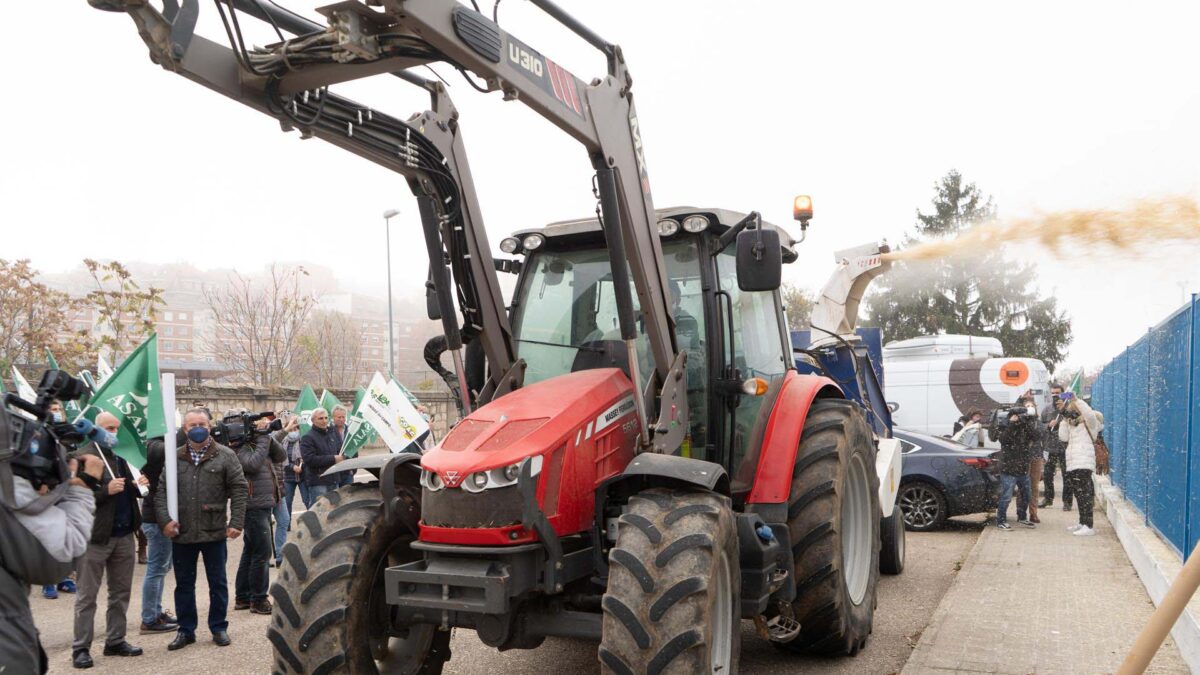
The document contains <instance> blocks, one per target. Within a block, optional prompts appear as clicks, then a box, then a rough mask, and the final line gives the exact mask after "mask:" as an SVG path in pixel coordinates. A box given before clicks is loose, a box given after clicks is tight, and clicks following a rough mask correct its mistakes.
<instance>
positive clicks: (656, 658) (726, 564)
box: [600, 489, 741, 675]
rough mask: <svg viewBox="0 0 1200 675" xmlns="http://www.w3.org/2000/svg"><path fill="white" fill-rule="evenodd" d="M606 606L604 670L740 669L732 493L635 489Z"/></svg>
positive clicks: (613, 559) (724, 674)
mask: <svg viewBox="0 0 1200 675" xmlns="http://www.w3.org/2000/svg"><path fill="white" fill-rule="evenodd" d="M601 607H602V608H603V610H604V620H603V621H604V623H603V634H602V637H601V641H600V666H601V669H602V670H603V672H605V673H617V674H619V675H632V674H633V673H638V674H641V673H664V674H666V673H678V674H685V673H686V674H688V675H691V674H694V673H706V674H720V675H728V674H731V673H736V672H737V671H738V654H739V652H740V651H741V568H740V566H739V563H738V543H737V533H736V530H735V528H734V521H733V513H732V511H731V508H730V503H729V499H728V498H726V497H723V496H721V495H717V494H713V493H710V492H696V491H685V490H673V489H653V490H647V491H645V492H640V493H638V494H637V495H635V496H633V497H631V498H630V500H629V508H628V510H627V511H626V512H625V513H624V514H622V515H621V517H620V518H619V519H618V526H617V542H616V545H615V546H614V547H613V548H612V551H611V552H610V553H609V576H608V590H607V591H606V592H605V594H604V598H603V600H602V602H601Z"/></svg>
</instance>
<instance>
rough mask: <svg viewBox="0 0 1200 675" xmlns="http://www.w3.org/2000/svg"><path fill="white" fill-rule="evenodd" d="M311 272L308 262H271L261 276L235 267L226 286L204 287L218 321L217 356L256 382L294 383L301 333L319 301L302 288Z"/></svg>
mask: <svg viewBox="0 0 1200 675" xmlns="http://www.w3.org/2000/svg"><path fill="white" fill-rule="evenodd" d="M307 275H308V272H306V271H305V270H304V268H303V267H288V268H280V267H277V266H276V265H271V267H270V268H269V269H268V271H267V274H266V275H264V276H263V277H262V278H261V279H251V278H250V277H244V276H242V275H240V274H237V273H236V272H235V273H232V274H230V276H229V283H228V284H227V285H225V286H224V287H220V288H211V287H210V288H205V289H204V298H205V300H206V301H207V303H208V307H209V309H210V310H212V313H213V315H214V317H215V318H216V323H217V327H216V335H215V336H214V337H213V338H212V339H211V344H210V345H209V347H210V348H211V349H212V351H213V353H214V354H215V355H216V357H217V359H218V360H219V361H223V362H225V363H227V364H229V365H230V366H233V367H234V368H235V369H237V370H239V371H241V373H242V375H243V377H244V379H246V380H249V381H250V382H251V383H252V384H254V385H255V386H259V387H273V386H277V385H283V384H290V383H291V382H293V381H294V380H295V379H296V373H294V372H293V371H294V369H295V367H296V366H297V365H298V360H299V359H298V358H297V357H298V356H299V355H300V354H301V353H302V351H301V350H300V349H299V345H300V338H301V335H302V334H303V330H304V327H305V325H306V324H307V323H308V319H309V316H310V315H311V314H312V311H313V305H314V304H315V299H314V298H313V297H312V296H311V295H309V294H306V293H304V292H303V291H302V290H301V284H300V280H301V277H303V276H307Z"/></svg>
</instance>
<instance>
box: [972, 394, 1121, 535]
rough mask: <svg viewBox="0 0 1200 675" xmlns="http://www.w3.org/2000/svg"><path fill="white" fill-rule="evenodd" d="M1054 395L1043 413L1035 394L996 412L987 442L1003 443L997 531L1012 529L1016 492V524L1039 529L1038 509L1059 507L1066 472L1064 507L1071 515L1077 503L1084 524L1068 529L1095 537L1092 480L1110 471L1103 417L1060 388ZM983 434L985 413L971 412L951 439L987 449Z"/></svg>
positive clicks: (1000, 453) (1028, 395)
mask: <svg viewBox="0 0 1200 675" xmlns="http://www.w3.org/2000/svg"><path fill="white" fill-rule="evenodd" d="M1050 395H1051V399H1050V403H1048V404H1047V405H1046V406H1045V407H1044V408H1043V409H1042V410H1040V411H1038V410H1037V408H1036V403H1035V400H1034V397H1033V394H1032V392H1026V393H1025V394H1024V395H1022V396H1021V398H1020V399H1019V400H1018V402H1017V404H1016V405H1015V406H1014V407H1012V408H1009V409H1003V410H1000V411H997V412H996V413H995V414H994V415H993V417H992V420H991V422H990V424H989V425H988V426H987V429H986V432H987V438H988V439H990V440H991V441H993V442H997V443H999V444H1000V451H999V453H998V454H997V457H996V458H997V460H998V474H999V475H998V479H999V490H998V493H997V499H996V527H998V528H999V529H1001V530H1011V529H1013V526H1012V525H1010V524H1009V523H1008V509H1009V505H1010V504H1011V502H1012V498H1013V493H1014V491H1015V492H1016V497H1017V499H1016V502H1017V503H1016V515H1017V525H1018V526H1020V527H1026V528H1034V527H1037V525H1038V524H1039V523H1040V522H1041V519H1040V518H1039V517H1038V509H1039V508H1043V509H1044V508H1048V507H1050V506H1052V505H1053V504H1054V497H1055V490H1054V478H1055V474H1056V473H1058V472H1059V471H1061V472H1062V478H1063V481H1062V482H1063V490H1062V508H1063V510H1064V511H1070V510H1072V503H1073V502H1074V503H1075V504H1077V505H1078V510H1079V522H1078V523H1077V524H1074V525H1072V526H1070V527H1068V528H1067V530H1068V531H1069V532H1071V533H1072V534H1074V535H1075V536H1082V537H1086V536H1092V535H1094V534H1095V533H1096V531H1095V529H1094V522H1093V509H1094V504H1095V488H1094V486H1093V483H1092V475H1093V474H1096V473H1101V474H1103V473H1105V472H1106V471H1107V466H1106V463H1107V460H1108V457H1107V447H1106V446H1105V445H1104V434H1103V432H1104V416H1103V415H1102V414H1101V413H1100V412H1099V411H1097V410H1093V409H1092V407H1091V406H1090V405H1089V404H1088V403H1087V402H1086V401H1084V400H1082V399H1080V398H1079V397H1077V396H1076V395H1075V394H1074V393H1073V392H1069V391H1065V390H1064V389H1063V387H1062V386H1061V385H1058V384H1052V385H1051V387H1050ZM983 431H984V429H983V413H982V412H981V411H979V410H972V411H970V412H968V414H966V415H964V416H962V417H961V418H959V419H958V421H957V422H956V423H955V425H954V434H953V436H952V438H954V440H957V441H959V442H961V443H964V444H966V445H969V446H971V447H983V443H984V437H983ZM1039 488H1040V492H1041V495H1039V494H1038V493H1039ZM1039 497H1040V500H1039Z"/></svg>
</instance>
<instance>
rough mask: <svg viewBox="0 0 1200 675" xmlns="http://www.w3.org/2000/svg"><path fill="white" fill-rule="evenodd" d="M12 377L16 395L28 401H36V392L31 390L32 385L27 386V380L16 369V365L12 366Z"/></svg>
mask: <svg viewBox="0 0 1200 675" xmlns="http://www.w3.org/2000/svg"><path fill="white" fill-rule="evenodd" d="M12 378H13V386H15V387H16V388H17V396H20V397H21V398H23V399H25V400H26V401H29V402H30V403H34V402H36V401H37V392H36V391H34V390H33V387H31V386H29V380H26V379H25V376H24V375H22V374H21V371H19V370H17V367H16V366H13V369H12Z"/></svg>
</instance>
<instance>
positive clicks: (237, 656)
mask: <svg viewBox="0 0 1200 675" xmlns="http://www.w3.org/2000/svg"><path fill="white" fill-rule="evenodd" d="M983 522H984V519H983V517H982V516H974V517H969V518H963V519H961V520H958V521H951V523H950V527H949V528H948V529H946V530H944V531H941V532H930V533H914V532H910V533H908V560H907V566H906V568H905V571H904V574H903V575H901V576H898V577H888V576H883V577H881V579H880V583H879V606H878V609H877V610H876V613H875V628H874V634H873V635H872V636H871V639H870V640H869V641H868V642H867V646H866V648H865V649H864V650H863V651H862V652H860V653H859V654H858V656H856V657H854V658H813V657H805V656H800V655H796V654H792V653H790V652H783V651H781V650H778V649H776V648H774V647H773V646H772V645H770V644H769V643H767V642H766V641H764V640H762V639H761V638H759V637H758V636H757V635H756V634H755V633H754V631H753V626H752V625H751V624H750V623H749V622H744V623H743V627H744V629H743V639H742V660H741V669H740V672H742V673H747V674H769V673H795V672H804V673H855V674H858V673H879V674H885V673H898V672H899V671H900V670H901V669H902V668H903V667H904V664H905V662H906V661H907V660H908V658H909V655H910V654H911V652H912V649H913V647H914V646H915V645H916V644H917V642H918V641H919V640H920V637H921V632H922V631H923V630H924V628H925V627H926V626H927V625H928V624H929V621H930V619H931V617H932V616H933V613H934V610H935V609H936V608H937V605H938V602H939V601H940V600H941V598H942V596H943V595H944V594H945V593H946V591H947V590H948V589H949V588H950V584H951V582H952V581H953V580H954V576H955V573H956V572H957V570H958V568H959V567H960V566H961V564H962V561H964V560H965V559H966V557H967V553H968V552H969V551H970V550H971V548H972V546H974V544H975V542H976V540H977V539H978V537H979V533H980V532H981V530H982V528H983ZM241 548H242V547H241V540H237V541H234V542H231V543H230V547H229V582H230V586H231V588H230V594H231V596H232V590H233V589H232V584H233V577H234V572H235V571H236V569H237V561H238V557H239V556H240V555H241ZM145 570H146V567H145V566H144V565H138V566H137V570H136V572H135V579H134V593H133V600H132V602H131V605H130V608H129V612H128V616H129V631H128V640H129V642H131V643H132V644H134V645H137V646H139V647H142V648H143V649H144V650H145V654H144V655H142V656H139V657H128V658H122V657H105V656H102V655H101V653H100V652H101V649H102V648H103V644H100V642H102V641H103V639H104V638H103V635H104V607H105V605H106V602H107V599H106V598H107V592H106V591H105V590H101V592H100V597H99V598H98V599H97V604H98V608H97V616H96V635H97V640H98V642H97V644H95V645H93V647H92V650H91V655H92V658H93V660H94V661H95V664H96V665H95V667H94V668H92V669H91V671H89V672H92V673H97V674H106V673H111V674H120V675H158V674H161V673H189V672H196V673H205V674H206V675H209V674H211V675H215V674H225V673H230V674H240V673H267V672H270V667H271V648H270V645H269V644H268V642H267V640H266V636H265V631H266V626H267V622H268V620H269V619H270V617H267V616H260V615H254V614H250V613H248V612H234V611H232V608H231V609H230V612H229V615H230V616H229V619H230V628H229V634H230V636H231V637H232V639H233V644H232V645H231V646H229V647H218V646H216V645H215V644H213V643H212V642H211V640H210V639H209V635H208V634H207V633H206V631H205V628H204V627H203V625H204V621H205V619H204V616H205V612H206V608H207V596H208V592H207V587H206V586H205V582H204V577H203V574H201V575H200V579H199V580H198V581H197V591H198V594H197V595H198V597H199V605H200V608H201V616H200V624H201V628H200V631H199V632H198V633H197V641H196V644H194V645H190V646H188V647H187V648H185V649H182V650H180V651H176V652H168V651H167V643H168V642H170V641H171V635H169V634H168V635H162V634H159V635H139V634H138V627H139V624H140V622H139V619H138V616H139V613H140V610H141V577H142V575H144V574H145ZM271 572H272V578H273V577H274V570H273V569H272V570H271ZM174 587H175V583H174V578H173V576H172V575H171V574H170V573H168V575H167V578H166V590H165V592H164V594H163V605H164V606H166V607H168V608H171V607H174V600H173V595H172V593H173V591H174ZM30 601H31V602H32V603H33V610H34V617H35V619H36V621H37V625H38V628H39V629H40V630H41V635H42V644H43V646H44V647H45V649H46V652H47V654H48V655H49V657H50V672H52V673H67V672H74V670H73V669H72V668H71V632H72V617H73V609H74V602H73V596H70V595H66V594H60V595H59V598H58V599H57V600H46V599H44V598H42V597H41V593H40V588H35V589H34V591H33V593H32V595H31V599H30ZM230 603H231V606H232V597H231V599H230ZM451 651H452V652H453V656H452V658H451V660H450V662H449V663H448V664H447V667H446V673H453V674H466V673H482V672H503V673H506V674H511V675H520V674H524V673H529V674H534V673H536V674H537V675H543V674H544V673H547V672H555V671H557V672H571V673H573V674H583V673H592V672H597V671H598V667H597V663H596V644H595V643H592V642H588V641H584V640H567V639H558V638H549V639H547V640H546V642H545V644H543V645H542V647H540V648H539V649H536V650H532V651H520V650H514V651H509V652H505V653H500V652H496V651H495V650H493V649H491V648H490V647H487V646H485V645H483V644H482V643H481V642H479V640H478V639H476V638H475V636H474V633H472V632H470V631H458V632H456V634H455V635H454V639H453V642H452V643H451Z"/></svg>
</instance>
